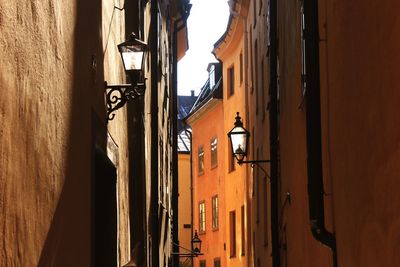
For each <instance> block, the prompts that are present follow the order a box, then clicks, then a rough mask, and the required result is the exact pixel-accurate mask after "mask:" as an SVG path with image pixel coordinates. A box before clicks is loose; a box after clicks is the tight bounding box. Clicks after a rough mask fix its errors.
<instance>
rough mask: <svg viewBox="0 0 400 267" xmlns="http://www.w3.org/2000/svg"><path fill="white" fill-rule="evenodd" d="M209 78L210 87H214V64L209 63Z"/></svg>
mask: <svg viewBox="0 0 400 267" xmlns="http://www.w3.org/2000/svg"><path fill="white" fill-rule="evenodd" d="M208 75H209V79H210V88H211V89H212V88H214V86H215V66H214V65H211V66H210V70H209V73H208Z"/></svg>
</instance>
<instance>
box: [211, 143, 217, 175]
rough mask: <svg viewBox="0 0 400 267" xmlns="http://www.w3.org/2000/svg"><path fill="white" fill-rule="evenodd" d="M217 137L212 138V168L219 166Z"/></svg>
mask: <svg viewBox="0 0 400 267" xmlns="http://www.w3.org/2000/svg"><path fill="white" fill-rule="evenodd" d="M217 165H218V158H217V138H213V139H212V140H211V168H214V167H217Z"/></svg>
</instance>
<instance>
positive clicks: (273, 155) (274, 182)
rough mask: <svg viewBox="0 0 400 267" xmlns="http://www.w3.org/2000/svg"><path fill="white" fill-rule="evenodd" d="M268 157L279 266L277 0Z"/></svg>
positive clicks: (272, 11)
mask: <svg viewBox="0 0 400 267" xmlns="http://www.w3.org/2000/svg"><path fill="white" fill-rule="evenodd" d="M269 4H270V6H269V8H270V109H269V118H270V159H271V182H270V183H271V239H272V240H271V241H272V266H273V267H280V266H281V258H280V249H279V217H278V216H279V211H278V210H279V208H278V193H279V188H278V177H279V165H278V164H279V163H278V75H277V60H278V54H277V44H278V41H277V29H278V27H277V15H278V14H277V12H278V9H277V0H270V3H269Z"/></svg>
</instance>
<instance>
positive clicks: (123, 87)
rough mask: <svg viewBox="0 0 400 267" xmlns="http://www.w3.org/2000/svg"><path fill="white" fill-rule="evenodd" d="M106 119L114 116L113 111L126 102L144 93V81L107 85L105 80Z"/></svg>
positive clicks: (111, 118)
mask: <svg viewBox="0 0 400 267" xmlns="http://www.w3.org/2000/svg"><path fill="white" fill-rule="evenodd" d="M105 89H106V104H107V120H109V121H111V120H113V119H114V117H115V113H114V112H115V111H116V110H118V109H120V108H122V107H123V106H124V105H125V104H126V103H127V102H129V101H130V100H132V99H135V98H137V97H139V96H141V95H143V94H144V91H145V89H146V86H145V83H144V82H143V83H136V84H120V85H108V84H107V82H105Z"/></svg>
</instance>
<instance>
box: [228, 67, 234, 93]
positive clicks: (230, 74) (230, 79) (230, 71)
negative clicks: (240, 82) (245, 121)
mask: <svg viewBox="0 0 400 267" xmlns="http://www.w3.org/2000/svg"><path fill="white" fill-rule="evenodd" d="M234 94H235V68H234V66H233V65H232V66H231V67H230V68H228V97H230V96H232V95H234Z"/></svg>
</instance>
